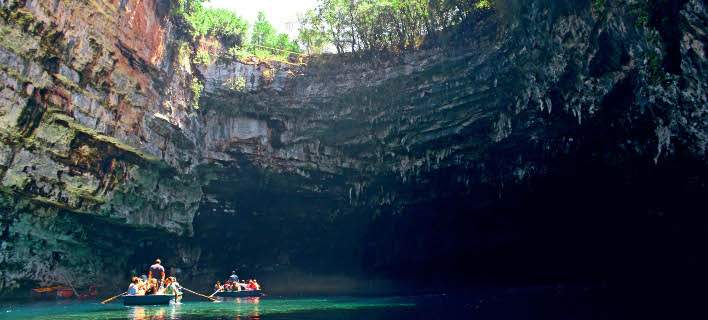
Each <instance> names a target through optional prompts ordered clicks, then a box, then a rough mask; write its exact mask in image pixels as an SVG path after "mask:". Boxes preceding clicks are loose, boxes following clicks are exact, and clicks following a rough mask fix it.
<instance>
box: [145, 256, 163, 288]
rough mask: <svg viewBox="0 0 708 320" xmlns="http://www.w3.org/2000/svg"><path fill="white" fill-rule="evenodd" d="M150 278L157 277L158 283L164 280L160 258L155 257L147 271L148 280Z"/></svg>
mask: <svg viewBox="0 0 708 320" xmlns="http://www.w3.org/2000/svg"><path fill="white" fill-rule="evenodd" d="M152 278H156V279H159V280H160V284H163V283H164V282H165V267H163V266H162V261H160V259H155V264H153V265H151V266H150V270H149V271H148V281H150V279H152Z"/></svg>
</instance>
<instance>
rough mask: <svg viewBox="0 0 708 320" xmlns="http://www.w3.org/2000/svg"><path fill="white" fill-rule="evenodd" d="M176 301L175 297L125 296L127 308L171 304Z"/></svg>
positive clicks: (159, 295)
mask: <svg viewBox="0 0 708 320" xmlns="http://www.w3.org/2000/svg"><path fill="white" fill-rule="evenodd" d="M173 299H175V296H174V295H167V294H151V295H146V296H123V305H125V306H154V305H165V304H170V301H172V300H173Z"/></svg>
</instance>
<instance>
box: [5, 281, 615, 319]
mask: <svg viewBox="0 0 708 320" xmlns="http://www.w3.org/2000/svg"><path fill="white" fill-rule="evenodd" d="M589 292H591V291H588V292H585V291H583V295H577V294H575V293H573V292H570V293H569V292H561V293H558V292H557V290H543V289H538V290H537V289H533V290H504V291H501V290H498V291H494V292H484V293H480V294H476V295H465V296H448V295H428V296H418V297H365V298H362V297H317V298H281V297H265V298H257V297H255V298H237V299H231V300H225V301H222V302H218V303H216V302H204V301H186V302H182V303H181V304H171V305H168V306H135V307H126V306H123V305H122V303H120V302H117V303H113V304H108V305H102V304H99V303H97V302H71V303H67V302H41V303H29V304H8V303H0V320H1V319H30V320H49V319H51V320H79V319H80V320H99V319H108V320H112V319H129V320H165V319H170V320H203V319H219V320H226V319H239V320H292V319H303V320H331V319H347V320H349V319H351V320H353V319H386V320H403V319H452V320H456V319H472V318H474V319H477V320H479V319H531V318H533V319H565V320H568V319H582V320H585V319H593V320H596V319H602V317H597V312H596V309H597V308H596V306H595V305H594V302H595V298H594V297H593V296H592V295H591V294H590V293H589ZM472 316H473V317H472Z"/></svg>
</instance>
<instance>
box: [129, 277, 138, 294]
mask: <svg viewBox="0 0 708 320" xmlns="http://www.w3.org/2000/svg"><path fill="white" fill-rule="evenodd" d="M139 293H140V278H138V277H133V279H131V281H130V285H129V286H128V295H129V296H137V295H139Z"/></svg>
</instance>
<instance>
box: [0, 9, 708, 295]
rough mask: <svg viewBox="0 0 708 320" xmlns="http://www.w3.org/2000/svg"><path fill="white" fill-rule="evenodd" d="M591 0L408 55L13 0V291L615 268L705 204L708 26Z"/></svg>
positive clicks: (0, 130)
mask: <svg viewBox="0 0 708 320" xmlns="http://www.w3.org/2000/svg"><path fill="white" fill-rule="evenodd" d="M590 2H591V1H588V2H587V3H585V2H583V1H579V2H572V3H570V2H568V3H560V2H558V3H557V2H554V1H541V0H539V1H528V2H524V3H523V4H522V3H520V2H519V1H504V2H500V3H499V8H498V11H497V12H495V13H488V14H484V15H480V16H478V17H474V19H471V21H470V22H467V23H465V24H463V25H462V26H460V27H459V28H458V29H456V30H450V31H449V32H446V33H444V34H442V35H441V36H439V37H436V38H435V39H429V42H430V45H426V46H424V49H422V50H419V51H416V52H410V53H405V54H401V55H397V56H393V55H382V54H376V55H374V54H364V55H361V56H355V55H345V56H329V55H325V56H322V57H311V58H310V59H309V60H308V61H307V63H306V64H299V63H297V62H295V61H292V62H293V63H265V62H261V61H254V60H252V61H233V59H229V58H228V57H226V56H224V57H219V58H218V59H213V61H212V62H210V63H209V64H207V65H204V64H195V63H193V62H191V61H190V55H193V53H192V49H193V48H195V47H198V46H203V45H205V44H204V41H205V40H204V39H199V40H198V41H194V40H193V39H191V38H190V37H188V36H186V35H185V33H184V31H180V28H183V27H184V26H182V25H180V24H179V22H176V21H173V20H174V18H173V17H172V16H171V15H170V14H169V12H170V10H171V5H172V4H170V2H169V1H159V0H158V1H114V2H105V1H104V2H100V1H89V2H85V1H56V2H52V1H49V2H47V1H3V2H0V5H1V7H2V19H0V32H1V33H2V35H3V36H2V38H1V39H0V124H1V126H0V141H1V143H0V161H2V163H1V164H0V168H1V170H0V172H1V173H2V177H1V178H2V179H0V182H1V183H2V192H1V194H2V198H0V199H1V200H2V202H0V203H1V207H2V219H0V226H1V227H2V228H0V240H1V241H2V248H3V250H2V253H0V290H2V291H4V292H7V291H9V290H12V289H14V288H18V287H26V286H32V285H41V284H50V283H56V282H63V281H65V280H62V279H60V278H71V281H72V282H75V283H77V284H78V285H84V284H87V283H88V282H89V281H91V280H92V279H101V280H100V282H101V283H102V284H104V285H114V284H119V283H122V282H121V281H123V278H125V277H127V276H128V274H129V273H130V272H131V271H133V270H134V269H136V268H143V267H145V265H147V264H148V263H150V262H151V260H152V259H154V257H155V256H160V257H162V258H163V261H165V263H166V264H167V265H168V266H172V267H174V268H175V269H174V270H173V271H174V272H175V273H177V274H178V275H180V276H181V277H183V279H184V280H185V281H187V282H190V281H193V282H199V283H206V282H209V281H212V280H213V279H215V278H216V277H218V276H221V273H225V272H228V271H230V270H231V269H233V268H238V269H239V270H240V272H242V273H244V274H248V275H257V276H259V277H266V278H270V279H272V281H266V282H270V283H269V286H270V287H271V288H274V289H280V290H288V289H293V287H294V286H297V285H300V284H302V283H307V284H310V285H311V287H310V288H309V289H312V290H329V289H333V288H336V287H337V286H338V285H339V284H341V283H344V284H342V285H341V286H342V287H345V289H351V290H353V289H362V288H364V289H369V290H376V289H378V285H379V284H374V283H372V282H365V281H353V280H352V279H355V280H359V279H363V278H367V279H371V278H383V279H390V280H400V281H402V282H404V283H405V282H407V281H409V280H412V279H426V280H431V281H435V283H436V284H437V285H444V284H446V283H447V282H448V281H453V282H455V283H456V284H457V285H466V284H467V283H466V281H468V280H475V281H480V280H486V281H493V279H501V278H503V279H506V280H508V281H516V280H518V281H542V280H549V279H550V280H557V279H559V278H562V279H572V280H577V279H588V278H590V279H596V278H601V279H604V278H605V277H607V276H608V273H607V270H608V269H609V267H608V266H607V265H606V264H604V263H603V262H602V261H606V260H611V259H615V260H614V261H624V260H623V259H628V258H627V257H625V256H624V255H622V252H623V250H625V249H627V248H629V247H631V246H633V245H637V243H654V242H653V241H656V242H661V241H662V240H666V239H671V238H672V236H673V235H675V234H674V233H673V232H678V231H675V229H666V228H668V227H664V226H665V225H669V224H668V223H665V222H664V220H662V219H672V221H673V223H674V224H678V225H681V226H688V225H693V226H696V228H699V226H700V225H701V224H700V223H696V222H700V221H703V220H700V218H697V217H696V215H694V214H693V213H694V211H691V209H687V208H691V207H692V206H693V205H696V204H698V203H699V200H698V199H700V196H699V195H700V194H702V193H704V192H705V181H706V166H705V160H706V154H705V152H706V151H705V150H706V129H707V128H708V119H707V117H706V109H705V106H706V91H705V86H706V81H705V80H706V75H705V70H706V67H707V66H706V58H705V57H706V55H705V49H704V45H703V43H705V42H706V41H705V40H706V39H705V34H706V33H705V31H706V30H707V27H706V11H705V10H706V9H705V7H704V5H703V4H702V2H701V1H696V0H691V1H667V2H662V4H661V5H656V6H652V7H650V6H644V5H642V4H641V3H639V2H633V1H627V3H626V5H613V6H609V5H607V6H598V5H597V4H591V3H590ZM559 3H560V4H559ZM660 12H661V13H664V15H663V17H665V19H655V17H657V14H658V13H660ZM195 80H198V81H200V82H202V83H203V84H204V86H203V88H204V89H203V92H202V93H201V99H199V106H200V108H199V109H198V110H195V109H194V108H192V106H191V105H192V98H193V95H194V92H193V91H192V89H191V84H192V83H193V81H195ZM630 228H631V229H632V230H634V231H635V234H636V237H637V239H638V240H636V241H637V243H634V242H632V243H630V242H626V241H624V240H623V232H625V231H626V230H628V229H630ZM688 229H690V230H688V231H687V230H683V231H685V232H689V234H693V235H698V234H700V233H698V231H696V230H694V229H691V228H688ZM679 230H680V229H679ZM691 232H694V233H691ZM598 234H603V235H604V237H598ZM648 239H652V240H651V241H649V240H648ZM634 249H636V247H634ZM633 252H637V251H636V250H634V251H633ZM639 252H640V253H638V258H637V259H638V261H641V262H649V259H648V258H647V257H648V255H645V254H643V253H641V252H642V250H639ZM659 254H668V251H660V252H659ZM656 265H657V266H661V265H663V264H656ZM136 272H141V270H136ZM87 275H88V276H87ZM115 275H120V276H117V277H110V276H115ZM318 275H319V276H321V275H326V276H327V277H317V276H318ZM338 276H344V277H338ZM120 277H122V278H120ZM117 278H119V279H117ZM323 279H324V280H323ZM300 288H302V287H300ZM296 289H297V288H296Z"/></svg>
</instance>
